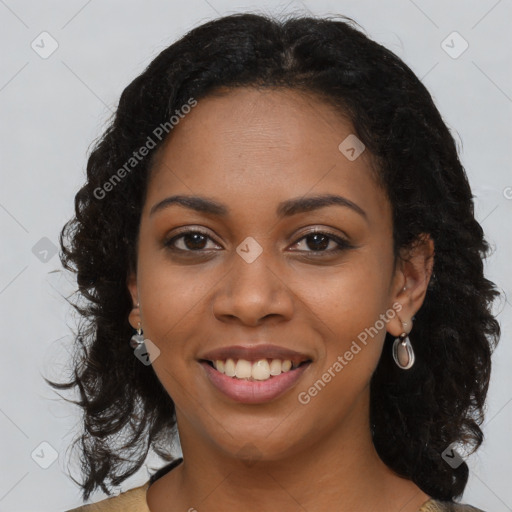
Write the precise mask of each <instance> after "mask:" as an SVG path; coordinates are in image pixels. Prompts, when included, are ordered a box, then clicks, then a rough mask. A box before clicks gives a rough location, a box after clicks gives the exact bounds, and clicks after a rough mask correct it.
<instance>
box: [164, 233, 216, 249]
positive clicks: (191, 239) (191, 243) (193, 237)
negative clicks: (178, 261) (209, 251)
mask: <svg viewBox="0 0 512 512" xmlns="http://www.w3.org/2000/svg"><path fill="white" fill-rule="evenodd" d="M207 240H211V238H210V236H209V235H208V234H207V233H205V232H203V231H199V230H197V229H196V230H189V231H183V232H182V233H180V234H179V235H176V236H174V237H172V238H171V239H169V240H167V241H165V242H164V245H165V247H168V248H170V249H172V250H176V251H183V252H201V251H203V250H204V249H205V246H206V245H207ZM178 241H180V245H181V247H178V246H177V245H178V244H176V242H178Z"/></svg>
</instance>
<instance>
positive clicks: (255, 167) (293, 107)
mask: <svg viewBox="0 0 512 512" xmlns="http://www.w3.org/2000/svg"><path fill="white" fill-rule="evenodd" d="M351 133H354V129H353V127H352V125H351V124H350V122H349V121H348V120H347V119H345V118H343V117H342V116H341V115H340V114H339V113H335V112H334V110H333V108H332V107H330V106H329V105H327V104H325V103H323V102H322V101H321V100H319V99H316V98H315V97H314V96H312V95H307V96H306V95H304V94H302V93H299V92H297V91H293V90H283V89H280V90H277V89H262V90H257V89H254V88H238V89H234V90H224V91H222V94H220V93H219V94H215V95H210V96H208V97H207V98H204V99H201V100H200V101H199V102H198V105H197V106H196V107H195V108H193V109H192V111H191V112H190V113H189V114H188V115H187V116H186V117H185V118H184V119H183V120H181V121H180V123H179V125H177V126H176V127H175V128H174V129H173V131H172V133H171V136H170V137H169V139H168V141H167V142H166V144H165V146H164V147H163V148H162V149H161V151H160V152H159V153H158V155H157V158H156V159H155V163H154V168H153V172H152V174H151V176H150V179H149V184H148V191H147V196H146V201H145V204H144V207H143V211H142V215H141V223H140V233H139V240H138V248H137V250H138V262H137V269H136V273H134V274H132V275H131V276H130V277H129V279H128V283H127V284H128V288H129V290H130V292H131V296H132V298H133V304H134V308H133V310H132V312H131V313H130V316H129V320H130V323H131V325H132V326H133V327H134V328H137V326H138V324H139V322H140V324H141V327H142V328H143V330H144V336H145V338H147V339H150V340H151V341H152V342H153V343H154V344H155V345H156V346H157V347H158V348H159V350H160V355H159V356H158V357H157V358H156V360H155V361H154V362H153V369H154V371H155V372H156V374H157V376H158V378H159V379H160V381H161V383H162V385H163V386H164V388H165V389H166V391H167V392H168V393H169V395H170V396H171V397H172V399H173V401H174V403H175V404H176V415H177V422H178V428H179V434H180V441H181V448H182V451H183V457H184V462H183V463H182V464H181V465H180V466H178V467H177V468H176V469H174V470H173V471H171V472H170V473H168V474H167V475H165V476H164V477H162V478H160V479H159V480H158V481H157V482H156V483H155V484H153V485H152V486H151V488H150V489H149V491H148V493H147V503H148V506H149V507H150V509H151V511H152V512H160V511H162V512H163V511H164V510H165V511H167V512H168V511H175V510H176V511H177V510H180V511H185V510H189V509H191V508H195V509H196V510H198V511H200V512H210V511H211V512H213V511H218V510H226V511H235V510H254V511H256V510H268V511H271V510H279V511H281V512H291V511H297V510H307V511H308V512H320V511H325V510H334V508H333V507H335V510H336V511H339V512H349V511H350V512H353V511H354V510H363V509H364V510H365V511H366V512H371V511H379V512H387V511H389V512H396V511H401V512H415V511H417V510H418V508H419V507H420V506H421V505H422V504H423V503H425V502H426V501H427V500H428V499H429V496H428V495H427V494H425V493H424V492H422V491H421V490H420V489H419V488H418V487H417V486H416V485H415V484H414V483H413V482H411V481H409V480H407V479H404V478H401V477H399V476H397V475H396V474H394V473H393V471H392V470H391V469H389V468H388V467H387V466H386V465H385V464H384V463H383V462H382V461H381V459H380V458H379V457H378V455H377V453H376V451H375V448H374V446H373V443H372V439H371V433H370V426H369V418H368V417H369V390H370V388H369V382H370V378H371V376H372V373H373V371H374V370H375V368H376V366H377V363H378V361H379V358H380V355H381V352H382V345H383V342H384V338H385V331H386V330H387V331H388V332H389V333H391V334H392V335H393V336H398V335H400V333H402V332H403V331H404V330H405V331H406V332H410V331H411V328H412V322H411V318H412V317H413V316H414V314H415V313H416V312H417V311H418V310H419V308H420V307H421V305H422V303H423V300H424V297H425V293H426V289H427V285H428V281H429V279H430V274H431V271H432V258H433V250H434V248H433V243H432V241H431V240H430V238H428V237H426V238H425V239H424V241H423V243H421V244H419V245H418V246H417V247H416V248H415V249H414V250H413V251H412V252H410V253H409V254H407V260H402V259H400V258H399V259H397V261H396V262H395V261H394V258H393V251H392V220H391V219H392V217H391V207H390V204H389V202H388V199H387V196H386V194H385V192H384V191H383V190H382V189H381V188H379V186H378V185H377V184H376V183H375V181H374V180H373V178H372V174H371V168H370V166H371V161H370V155H369V154H368V152H367V151H365V152H363V153H362V154H361V155H360V156H359V157H358V158H357V159H356V160H354V161H350V160H348V159H347V158H346V157H345V156H344V155H343V154H342V153H341V152H340V151H339V150H338V145H339V144H340V142H341V141H343V140H344V139H345V138H346V137H347V136H348V135H349V134H351ZM326 193H330V194H337V195H340V196H343V197H345V198H347V199H349V200H350V201H352V202H354V203H356V204H357V205H358V206H359V207H360V208H361V209H363V210H364V211H365V213H366V217H364V216H363V215H360V214H359V213H357V212H356V211H354V210H352V209H350V208H348V207H343V206H339V205H331V206H327V207H323V208H321V209H317V210H313V211H309V212H305V213H299V214H296V215H293V216H291V217H287V218H282V219H281V218H278V217H277V215H276V208H277V205H278V203H280V202H281V201H285V200H288V199H292V198H300V197H303V196H305V195H307V196H308V197H310V196H314V195H321V194H326ZM174 194H186V195H199V196H206V197H208V198H211V199H215V200H216V201H219V202H221V203H224V204H225V205H226V207H228V208H229V210H230V213H229V215H227V216H226V217H225V218H223V217H219V216H216V215H212V214H205V213H201V212H196V211H193V210H191V209H187V208H184V207H182V206H179V205H176V204H174V205H171V206H169V207H167V208H164V209H161V210H159V211H157V212H156V213H154V214H153V215H150V211H151V209H152V207H153V206H154V205H156V204H157V203H159V202H160V201H162V200H163V199H165V198H167V197H169V196H171V195H174ZM185 227H187V228H189V229H201V230H202V231H205V232H206V233H207V235H208V237H209V238H203V239H199V241H196V240H194V239H193V238H191V237H188V238H187V237H185V238H183V237H182V238H180V239H178V240H176V241H175V242H174V246H175V247H176V248H177V249H176V250H175V251H174V252H173V251H172V249H171V248H170V247H166V246H165V241H166V240H170V239H171V238H173V237H174V236H177V235H178V234H181V231H182V230H183V229H184V228H185ZM178 228H181V229H178ZM313 229H318V230H320V231H322V232H326V233H327V234H328V235H330V234H333V235H335V236H339V237H341V238H344V239H346V240H348V242H349V243H350V244H352V248H346V249H343V250H341V251H339V252H333V249H335V248H336V247H338V245H337V243H336V242H335V241H334V240H332V239H330V238H327V239H325V238H322V237H321V238H320V240H319V241H315V239H314V238H311V237H308V238H304V237H305V235H306V234H308V232H310V231H311V230H313ZM247 237H253V238H254V239H255V240H256V241H257V242H258V243H259V245H260V246H261V248H262V250H263V252H262V253H261V254H260V256H259V257H258V258H257V259H256V260H255V261H253V262H252V263H247V262H246V261H245V260H244V259H242V258H241V257H240V256H239V254H238V253H237V252H236V248H237V247H238V246H239V245H240V244H241V243H242V241H244V240H245V239H246V238H247ZM327 244H328V245H327ZM178 249H182V251H187V250H188V252H181V253H180V252H179V250H178ZM315 250H317V251H318V253H317V254H318V255H317V256H316V257H315V256H314V251H315ZM201 251H202V252H201ZM322 251H323V252H322ZM312 254H313V256H312ZM402 256H404V257H405V256H406V255H405V253H404V254H403V255H402ZM137 303H140V307H136V304H137ZM394 303H399V304H400V307H401V309H400V313H399V314H398V315H397V316H395V317H394V318H392V319H391V320H390V321H389V322H387V323H386V324H385V326H384V328H383V329H381V330H380V331H379V333H378V335H375V336H374V337H373V338H370V340H369V342H368V343H367V345H366V346H362V350H361V351H360V352H358V353H357V355H355V356H354V358H353V359H352V360H351V361H350V362H348V364H347V365H346V366H344V368H343V370H342V371H341V372H339V373H336V376H335V377H334V378H332V380H331V381H330V382H329V383H328V384H327V385H326V386H325V387H324V388H323V389H322V390H321V392H319V393H318V394H317V395H316V396H315V397H314V398H312V399H311V401H310V402H309V403H308V404H301V403H299V401H298V394H299V393H300V392H302V391H307V390H308V388H310V387H311V386H312V385H313V384H314V382H316V381H317V380H318V379H320V378H321V377H322V374H324V373H325V372H326V371H327V370H328V368H330V367H332V365H333V363H334V362H335V361H336V360H337V357H338V356H339V355H343V354H344V353H345V352H346V351H347V350H349V348H350V346H351V343H352V342H353V340H356V339H357V336H358V334H359V333H361V332H362V331H364V330H365V328H369V327H370V326H373V325H374V324H375V322H376V320H378V319H379V315H381V314H383V313H385V312H386V311H388V310H390V308H392V305H393V304H394ZM403 322H405V324H406V327H405V328H404V325H403ZM413 334H414V333H412V334H411V341H412V344H413V346H414V336H413ZM263 342H269V343H274V344H277V345H281V346H284V347H286V348H291V349H293V350H296V351H299V352H303V353H306V354H310V355H311V356H312V359H313V363H312V364H311V366H310V367H309V368H308V369H307V370H306V372H305V373H304V374H303V376H302V377H301V379H300V380H299V381H298V383H297V384H296V386H294V387H293V388H292V389H290V390H289V391H288V392H287V393H286V394H284V395H283V396H281V397H279V398H278V399H275V400H273V401H270V402H268V403H264V404H257V405H256V404H253V405H250V404H239V403H235V402H233V401H231V400H230V399H229V398H227V397H225V396H224V395H222V394H221V393H220V392H219V391H217V390H216V389H215V388H214V387H213V386H212V385H211V384H210V383H209V381H208V380H207V378H206V376H205V372H204V370H203V368H202V367H201V366H200V365H199V364H198V362H197V358H198V357H199V355H200V354H202V353H204V352H206V351H207V350H210V349H213V348H217V347H221V346H228V345H234V344H238V343H254V344H257V343H263Z"/></svg>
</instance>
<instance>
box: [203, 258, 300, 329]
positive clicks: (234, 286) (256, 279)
mask: <svg viewBox="0 0 512 512" xmlns="http://www.w3.org/2000/svg"><path fill="white" fill-rule="evenodd" d="M293 297H294V295H293V292H292V290H291V289H290V288H289V287H288V286H287V283H286V278H285V275H284V273H283V272H282V271H281V272H279V269H278V268H277V265H275V264H272V262H271V258H270V257H267V254H266V253H265V251H263V252H262V253H261V254H260V256H259V257H258V258H257V259H256V260H254V261H252V262H251V263H248V262H247V261H245V260H244V259H243V258H242V257H240V256H239V255H238V254H236V255H235V257H234V263H233V265H232V267H231V269H230V270H229V271H228V273H227V275H225V277H224V278H223V279H221V281H220V282H219V283H218V286H217V289H216V290H215V292H214V294H213V299H212V300H213V313H214V315H215V317H216V318H217V319H218V320H220V321H222V322H234V323H236V322H238V323H240V324H244V325H247V326H251V327H256V326H259V325H261V324H262V323H263V322H265V321H267V320H266V319H269V318H273V319H274V321H276V322H280V321H286V320H289V319H290V318H292V316H293V311H294V300H293Z"/></svg>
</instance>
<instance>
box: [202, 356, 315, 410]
mask: <svg viewBox="0 0 512 512" xmlns="http://www.w3.org/2000/svg"><path fill="white" fill-rule="evenodd" d="M199 364H200V365H201V366H202V367H203V368H204V370H205V372H206V375H207V377H208V379H209V380H210V382H211V383H212V384H213V385H214V386H215V387H216V388H217V389H218V390H219V391H221V392H222V393H224V394H225V395H226V396H227V397H229V398H231V399H232V400H234V401H235V402H240V403H244V404H261V403H264V402H269V401H270V400H274V399H276V398H278V397H280V396H281V395H283V394H284V393H286V391H288V390H289V389H290V388H291V387H293V386H294V384H295V383H296V382H297V381H298V380H299V379H300V377H301V376H302V374H303V373H304V372H305V371H306V369H307V368H309V366H310V365H311V362H309V363H306V364H303V365H301V366H299V367H298V368H296V369H295V370H290V371H288V372H284V373H281V374H280V375H277V376H275V377H270V379H268V380H263V381H257V380H256V381H250V380H243V379H237V378H234V377H228V376H227V375H224V374H223V373H220V372H218V371H217V370H216V369H215V368H212V367H211V366H210V365H209V364H208V363H206V362H204V361H200V363H199Z"/></svg>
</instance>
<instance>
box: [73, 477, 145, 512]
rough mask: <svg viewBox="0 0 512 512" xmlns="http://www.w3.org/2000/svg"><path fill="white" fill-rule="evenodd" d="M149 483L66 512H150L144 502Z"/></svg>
mask: <svg viewBox="0 0 512 512" xmlns="http://www.w3.org/2000/svg"><path fill="white" fill-rule="evenodd" d="M148 486H149V481H148V482H146V483H145V484H144V485H141V486H140V487H136V488H135V489H131V490H129V491H126V492H123V493H121V494H119V496H115V497H113V498H108V499H106V500H103V501H100V502H98V503H91V504H90V505H83V506H81V507H78V508H74V509H72V510H67V511H66V512H150V510H149V508H148V505H147V502H146V492H147V488H148Z"/></svg>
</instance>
